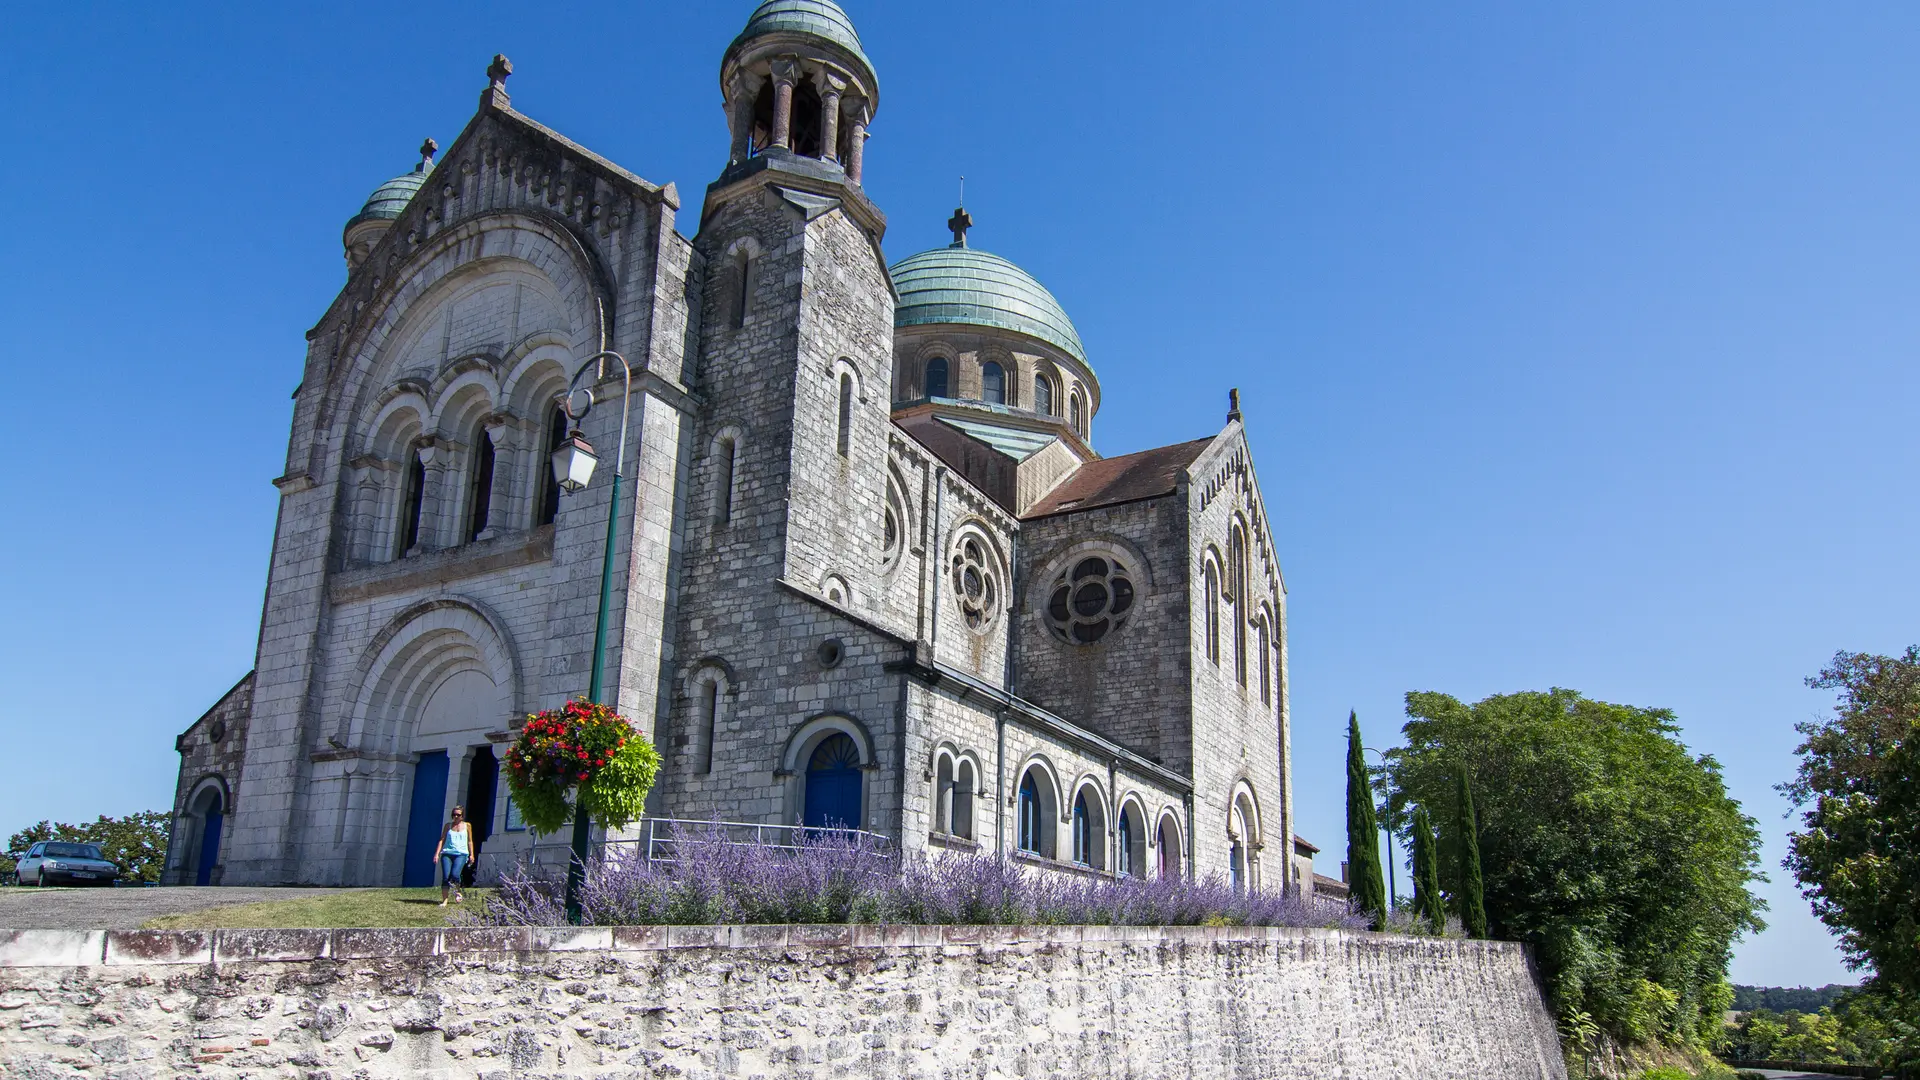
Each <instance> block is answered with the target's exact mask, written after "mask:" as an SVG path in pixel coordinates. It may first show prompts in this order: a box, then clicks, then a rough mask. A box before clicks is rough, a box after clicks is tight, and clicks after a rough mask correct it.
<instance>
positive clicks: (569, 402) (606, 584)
mask: <svg viewBox="0 0 1920 1080" xmlns="http://www.w3.org/2000/svg"><path fill="white" fill-rule="evenodd" d="M608 357H611V358H613V359H615V360H618V361H620V370H621V371H622V372H623V373H624V376H625V379H626V383H625V386H624V388H623V389H622V390H621V393H620V445H619V446H618V447H617V448H616V449H615V451H614V457H613V493H612V496H611V497H610V498H609V499H608V500H607V546H606V550H605V552H603V553H602V555H601V559H600V607H599V610H598V611H596V612H595V613H594V616H593V660H592V666H591V668H590V670H591V671H592V672H593V674H592V676H591V678H590V679H589V681H588V684H587V700H588V701H591V702H593V703H594V704H596V705H600V704H605V703H604V702H602V701H601V700H600V696H601V694H602V693H603V692H604V690H605V687H606V679H605V675H606V663H607V612H608V609H609V608H611V607H612V606H613V542H614V538H615V537H616V536H617V535H618V529H619V522H620V479H621V477H622V476H623V475H624V474H625V473H626V471H627V415H628V407H629V405H631V404H632V400H633V368H632V367H631V366H630V365H629V364H628V363H627V358H626V357H624V356H621V355H620V354H619V353H617V352H614V351H612V350H610V349H609V350H604V351H602V352H597V353H594V354H593V355H592V356H589V357H588V358H587V362H586V363H584V364H581V365H580V370H579V371H577V372H575V373H574V376H573V380H572V381H571V382H569V383H568V384H567V396H566V398H565V403H564V404H563V405H562V408H563V409H565V411H566V414H567V422H568V425H569V427H570V428H571V430H570V431H569V432H568V433H567V438H566V441H564V442H562V443H561V444H560V448H559V449H558V450H555V451H554V452H553V479H554V481H555V482H556V483H558V484H559V485H560V489H561V490H562V491H564V492H566V493H567V494H569V495H572V494H575V493H577V492H580V491H583V490H585V489H586V486H587V482H588V481H589V480H592V479H593V470H594V466H595V465H597V464H599V461H600V459H599V457H598V456H597V455H596V454H595V453H594V451H593V444H592V443H589V442H588V441H587V439H586V436H585V435H582V434H581V432H580V422H581V421H582V420H585V419H586V417H587V413H589V412H591V411H592V410H593V391H592V390H591V389H587V390H585V393H586V395H587V401H586V404H585V405H583V406H582V407H581V408H580V411H579V412H575V411H574V409H573V399H574V396H575V395H576V394H579V393H581V392H582V388H581V386H580V380H581V379H582V378H583V377H584V376H585V375H586V374H587V372H588V371H591V370H594V369H596V368H597V366H598V365H599V363H600V361H601V360H603V359H605V358H608ZM584 794H585V793H584V792H576V795H575V805H574V812H573V856H572V858H570V859H569V860H568V861H567V921H568V922H570V923H575V924H577V923H579V922H580V886H581V885H582V884H584V883H585V881H586V877H587V854H588V847H589V844H590V842H591V840H592V838H593V822H592V820H591V819H590V817H589V815H588V814H587V801H586V799H585V797H584Z"/></svg>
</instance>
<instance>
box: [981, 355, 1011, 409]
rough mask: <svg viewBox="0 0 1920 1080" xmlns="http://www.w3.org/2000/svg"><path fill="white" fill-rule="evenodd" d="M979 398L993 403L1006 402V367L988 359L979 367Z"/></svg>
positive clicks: (1000, 403)
mask: <svg viewBox="0 0 1920 1080" xmlns="http://www.w3.org/2000/svg"><path fill="white" fill-rule="evenodd" d="M980 400H982V401H986V402H990V403H992V404H994V405H1005V404H1006V403H1007V369H1006V368H1003V367H1001V366H1000V365H999V363H998V362H996V361H993V360H989V361H987V363H986V366H985V367H983V368H981V369H980Z"/></svg>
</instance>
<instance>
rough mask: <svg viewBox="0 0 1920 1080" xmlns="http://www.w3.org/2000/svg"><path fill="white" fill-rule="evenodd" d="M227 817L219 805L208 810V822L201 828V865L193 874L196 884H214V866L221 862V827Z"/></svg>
mask: <svg viewBox="0 0 1920 1080" xmlns="http://www.w3.org/2000/svg"><path fill="white" fill-rule="evenodd" d="M226 818H227V815H225V814H223V813H221V812H220V810H219V808H218V807H215V808H214V809H212V810H209V811H207V823H206V825H205V826H204V827H203V828H202V829H201V830H200V866H199V867H198V868H197V869H196V870H195V871H194V874H193V883H194V884H195V885H211V884H213V868H214V867H215V866H217V865H219V863H220V827H221V826H222V825H223V824H224V823H225V822H226Z"/></svg>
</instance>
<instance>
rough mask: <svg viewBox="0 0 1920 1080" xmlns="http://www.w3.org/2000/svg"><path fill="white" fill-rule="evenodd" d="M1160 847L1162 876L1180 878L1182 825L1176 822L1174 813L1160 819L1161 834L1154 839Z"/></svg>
mask: <svg viewBox="0 0 1920 1080" xmlns="http://www.w3.org/2000/svg"><path fill="white" fill-rule="evenodd" d="M1154 843H1155V844H1157V845H1158V846H1159V848H1160V876H1161V877H1163V878H1170V879H1178V878H1179V877H1180V856H1181V852H1180V827H1179V826H1178V825H1176V824H1174V821H1173V815H1171V814H1168V815H1166V816H1165V817H1162V818H1161V819H1160V835H1159V837H1158V838H1157V839H1156V840H1155V841H1154Z"/></svg>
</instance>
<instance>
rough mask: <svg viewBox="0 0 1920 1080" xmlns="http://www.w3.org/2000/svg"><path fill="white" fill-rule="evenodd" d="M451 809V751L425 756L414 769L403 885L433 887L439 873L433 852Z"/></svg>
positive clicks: (410, 887)
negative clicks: (449, 753) (448, 766)
mask: <svg viewBox="0 0 1920 1080" xmlns="http://www.w3.org/2000/svg"><path fill="white" fill-rule="evenodd" d="M446 809H447V752H446V751H445V750H435V751H434V752H432V753H430V754H421V755H420V761H419V763H418V764H416V765H414V767H413V808H412V809H411V810H410V811H409V812H408V814H407V861H406V862H405V863H404V864H403V865H402V866H401V868H400V884H401V885H402V886H403V887H405V888H409V889H417V888H422V887H425V886H430V885H432V884H433V878H434V874H435V873H436V872H437V871H436V870H435V868H434V865H433V849H434V847H435V846H436V845H438V844H439V843H440V826H441V824H442V822H441V818H442V817H443V816H444V815H445V814H446Z"/></svg>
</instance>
